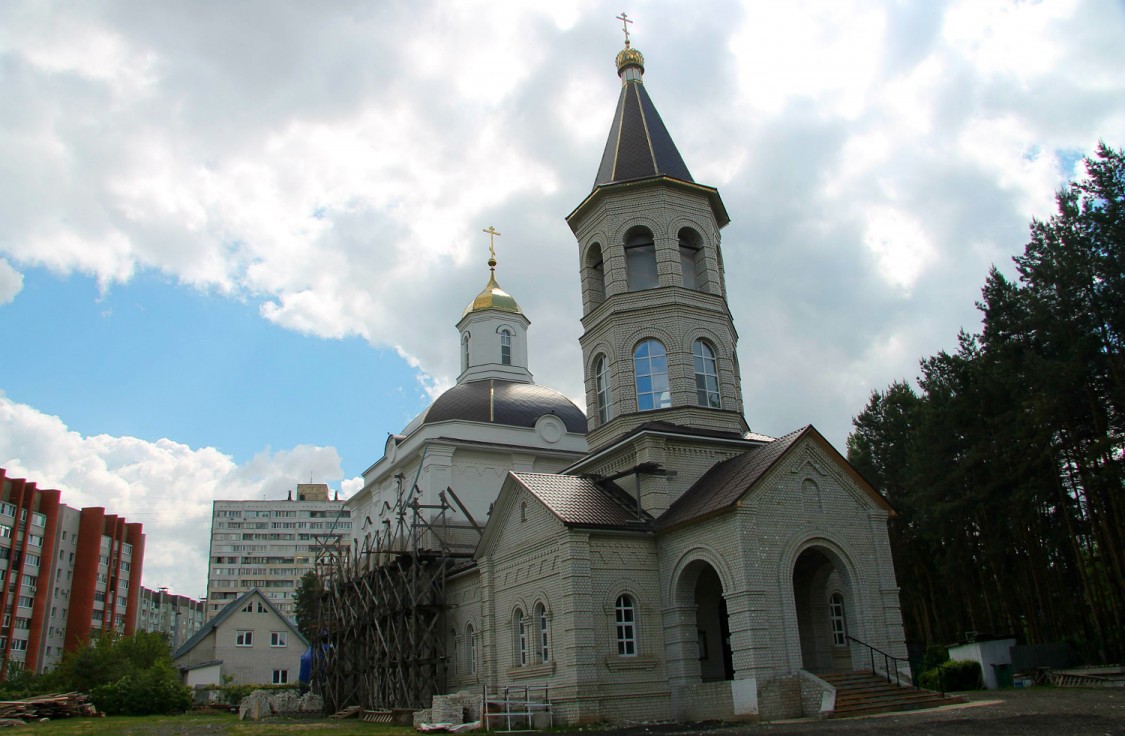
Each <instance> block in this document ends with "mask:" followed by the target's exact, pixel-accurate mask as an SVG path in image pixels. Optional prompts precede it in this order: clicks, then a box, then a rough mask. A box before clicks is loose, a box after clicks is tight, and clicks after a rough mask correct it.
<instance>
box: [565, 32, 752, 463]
mask: <svg viewBox="0 0 1125 736" xmlns="http://www.w3.org/2000/svg"><path fill="white" fill-rule="evenodd" d="M617 19H618V20H620V21H621V22H622V27H623V30H624V31H625V48H624V49H622V50H621V51H620V52H619V53H618V54H617V58H616V60H615V61H616V66H617V73H618V76H619V77H620V78H621V94H620V96H619V97H618V101H617V107H616V109H615V110H614V115H613V121H612V122H611V124H610V130H609V137H608V139H607V141H606V146H605V151H604V152H603V154H602V160H601V165H600V166H599V167H598V173H597V176H596V178H595V180H594V187H593V190H592V191H591V192H590V194H589V195H588V196H587V197H586V199H585V200H584V201H583V202H582V203H581V204H579V205H578V207H577V208H576V209H575V210H574V211H573V212H571V213H570V215H569V216H567V224H569V225H570V228H571V230H572V231H573V232H574V235H575V237H576V238H577V240H578V248H579V258H580V266H581V273H582V307H583V309H582V311H583V316H582V326H583V328H584V332H583V335H582V337H581V340H580V344H581V346H582V357H583V361H584V374H585V383H586V405H587V413H586V415H587V421H588V425H589V434H588V439H589V443H590V447H591V448H596V447H598V446H601V445H605V444H607V443H609V442H611V441H613V440H614V439H615V438H618V437H620V436H621V435H623V434H626V433H628V432H629V431H631V430H633V429H635V428H637V427H639V426H641V425H643V424H646V423H648V422H652V421H661V422H668V423H672V424H676V425H681V426H684V427H687V428H696V429H701V430H706V431H709V432H714V431H718V432H724V433H730V434H731V435H737V436H741V435H743V434H745V433H746V432H747V431H749V428H748V426H747V424H746V420H745V419H744V418H743V416H742V411H743V405H742V388H741V385H740V380H739V369H738V358H737V356H736V354H735V349H736V345H737V342H738V335H737V333H736V331H735V329H734V323H733V321H732V319H731V315H730V309H729V307H728V305H727V301H726V283H725V278H724V275H723V260H722V251H721V249H720V246H719V241H720V238H719V230H720V229H721V228H722V227H724V226H725V225H726V224H727V223H728V222H729V219H730V218H729V217H728V216H727V212H726V208H725V207H724V206H723V202H722V199H721V198H720V197H719V192H718V190H716V189H715V188H714V187H708V186H704V185H702V184H697V183H696V182H695V180H694V179H693V178H692V175H691V172H690V171H688V168H687V165H686V164H685V163H684V160H683V158H682V157H681V156H680V152H679V150H678V149H677V148H676V144H675V143H674V142H673V140H672V136H671V134H669V132H668V129H667V128H666V127H665V125H664V122H663V120H662V119H661V117H660V114H659V113H658V112H657V110H656V106H655V105H654V104H653V102H652V99H651V98H650V97H649V95H648V92H647V90H646V89H645V85H644V63H645V61H644V56H643V55H642V54H641V52H640V51H639V50H637V49H636V48H634V47H633V46H632V45H631V43H630V39H629V24H630V23H632V22H633V21H632V20H631V19H629V18H628V16H626V14H625V13H622V14H621V15H620V16H618V18H617Z"/></svg>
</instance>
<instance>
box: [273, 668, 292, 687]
mask: <svg viewBox="0 0 1125 736" xmlns="http://www.w3.org/2000/svg"><path fill="white" fill-rule="evenodd" d="M288 682H289V670H274V671H273V684H274V685H285V684H287V683H288Z"/></svg>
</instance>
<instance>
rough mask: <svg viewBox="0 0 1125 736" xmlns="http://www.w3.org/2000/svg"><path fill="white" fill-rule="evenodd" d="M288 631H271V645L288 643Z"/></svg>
mask: <svg viewBox="0 0 1125 736" xmlns="http://www.w3.org/2000/svg"><path fill="white" fill-rule="evenodd" d="M286 640H287V637H286V632H284V631H271V632H270V646H271V647H283V646H285V645H286V643H287V642H286Z"/></svg>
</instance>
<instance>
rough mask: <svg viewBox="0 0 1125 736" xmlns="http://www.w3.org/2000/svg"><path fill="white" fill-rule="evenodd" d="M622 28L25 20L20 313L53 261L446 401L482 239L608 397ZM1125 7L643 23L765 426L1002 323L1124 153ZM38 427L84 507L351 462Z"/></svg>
mask: <svg viewBox="0 0 1125 736" xmlns="http://www.w3.org/2000/svg"><path fill="white" fill-rule="evenodd" d="M619 10H620V8H618V7H612V8H611V7H609V6H606V5H604V4H600V3H597V2H594V1H593V0H590V1H588V2H573V3H550V4H539V5H529V4H527V3H521V2H506V3H493V2H471V3H457V4H455V5H454V4H448V3H447V4H435V3H425V2H423V3H419V4H412V5H410V6H400V5H396V4H393V3H392V4H388V3H382V4H380V3H375V4H371V3H366V2H355V3H352V4H350V5H349V4H348V3H340V4H333V6H332V7H331V8H330V9H326V8H323V7H321V6H319V5H313V4H288V5H283V6H277V7H271V11H270V12H262V9H261V7H260V6H257V5H254V4H249V5H243V4H230V3H212V4H190V3H186V4H176V5H167V4H141V5H139V6H137V7H135V8H133V9H132V11H131V12H128V13H120V11H118V10H116V9H115V8H114V6H103V5H84V6H81V8H80V9H79V10H75V8H74V7H70V6H67V7H65V8H64V7H61V6H55V5H52V4H51V3H49V2H47V3H33V2H18V0H17V2H9V3H4V4H2V5H0V49H2V51H0V61H2V62H3V64H4V69H5V72H4V75H3V77H2V78H0V96H2V97H3V99H4V100H5V104H4V105H3V106H2V108H0V181H4V182H5V184H4V196H3V197H0V257H3V258H5V259H6V261H0V303H2V302H3V301H4V300H5V299H6V300H9V301H10V300H11V299H12V298H13V297H14V298H17V299H18V298H20V297H19V296H18V295H17V294H18V288H19V283H20V281H19V278H18V276H19V275H18V273H16V270H18V269H23V268H25V267H27V266H35V265H42V266H45V267H48V268H51V269H53V270H55V271H58V272H61V273H69V272H74V271H77V272H82V273H88V274H93V275H95V276H96V277H97V278H98V280H99V281H100V282H101V283H102V284H103V285H106V284H111V283H114V282H120V281H125V280H128V279H131V278H133V277H134V275H135V274H137V273H138V272H140V271H143V270H146V269H152V270H157V271H160V272H162V273H164V274H166V275H168V276H170V277H171V280H178V281H179V282H181V283H185V284H190V285H193V286H196V287H199V288H201V289H204V290H207V291H213V292H218V293H220V294H225V295H229V296H232V297H234V298H247V299H251V300H253V301H254V303H258V304H261V305H262V306H261V314H262V316H263V318H264V319H265V320H269V321H271V322H274V323H276V324H279V325H282V326H284V327H286V328H288V329H293V330H297V331H300V332H303V333H308V334H314V335H320V336H324V337H328V338H335V337H340V336H345V335H360V336H362V337H364V338H365V339H367V340H368V341H370V342H371V343H373V344H375V345H378V346H389V347H391V348H392V349H394V350H395V351H397V352H398V353H399V354H400V355H401V356H402V357H403V358H404V359H405V360H406V361H407V362H408V363H409V364H410V365H411V366H414V367H415V368H417V369H418V371H419V382H420V385H421V386H422V387H423V388H425V390H427V391H429V392H430V393H431V395H433V394H434V393H436V392H438V391H440V390H441V389H442V388H444V387H445V386H448V385H449V383H450V381H451V380H452V376H453V375H455V372H456V370H457V367H458V363H457V336H456V331H455V330H454V329H453V326H452V324H453V322H455V321H456V319H457V318H458V316H459V315H460V313H461V309H462V308H463V306H464V305H465V303H466V302H467V301H468V300H469V298H471V297H472V296H473V295H474V294H476V293H477V292H478V291H479V290H480V288H481V287H482V286H483V285H484V282H485V279H486V277H487V271H486V268H485V266H484V260H485V258H486V253H487V242H486V239H485V238H484V236H483V235H482V234H480V229H481V228H483V227H486V226H488V225H496V227H497V228H498V229H499V230H500V231H501V232H504V234H505V236H504V237H503V238H502V239H500V241H499V242H498V245H497V247H498V255H499V260H500V267H499V272H498V275H499V277H500V281H501V283H502V284H503V285H504V288H505V289H506V290H508V291H509V292H511V293H512V294H513V295H514V296H515V297H516V298H517V299H518V300H519V302H520V304H521V306H522V307H523V309H524V311H525V312H526V313H527V314H528V316H529V318H530V319H531V320H532V323H533V325H532V328H531V331H530V334H529V340H530V341H531V370H532V372H533V373H534V374H535V376H536V379H537V380H538V381H539V382H541V383H544V384H546V385H550V386H553V387H556V388H559V389H560V390H563V391H564V392H566V393H568V394H569V395H571V396H573V397H576V398H578V397H580V394H581V392H582V383H581V361H580V356H579V350H578V346H577V336H578V333H579V330H580V329H581V328H580V325H579V323H578V321H577V320H578V316H579V311H580V308H581V307H580V304H579V300H578V278H577V264H576V247H575V244H574V240H573V236H572V235H571V233H570V232H569V230H568V228H567V227H566V225H565V223H564V222H563V220H562V218H563V217H564V216H565V215H566V213H568V212H569V211H570V210H571V209H572V208H573V207H574V206H575V205H577V204H578V203H579V202H580V201H581V200H582V198H583V197H584V196H585V195H586V194H587V193H588V192H589V189H590V185H591V183H592V181H593V178H594V174H595V171H596V168H597V165H598V161H599V158H600V155H601V152H602V148H601V147H602V145H604V136H605V135H606V133H607V132H608V125H609V121H610V116H611V113H612V109H613V105H614V103H615V101H616V97H617V90H618V80H617V78H616V77H615V75H614V71H613V66H612V59H613V55H614V54H615V53H616V51H617V50H618V49H619V48H620V44H621V33H620V27H619V25H618V24H617V23H616V22H615V21H613V16H615V15H616V14H617V13H618V12H619ZM631 15H632V14H631ZM1122 15H1123V14H1122V9H1121V6H1120V3H1117V2H1114V0H1086V1H1085V2H1079V1H1077V0H1075V1H1074V2H1071V1H1069V0H1068V1H1066V2H1052V3H1008V2H978V1H977V0H964V1H960V2H950V3H942V2H934V3H901V2H892V1H887V2H881V1H879V0H870V1H867V0H847V1H846V2H842V3H835V4H825V3H813V2H804V1H802V2H795V3H788V4H785V3H760V2H755V3H749V2H747V3H732V4H728V5H726V6H724V12H722V13H719V12H714V11H713V10H712V9H710V8H705V7H704V6H702V5H701V6H699V9H695V8H692V9H687V6H683V7H676V8H674V9H673V8H672V6H666V5H663V4H655V5H646V6H645V7H643V8H641V9H639V10H638V13H637V14H635V15H633V18H634V20H636V21H637V22H636V24H635V25H634V26H633V27H632V31H633V40H634V43H635V44H636V45H637V46H638V47H639V48H640V49H642V51H643V52H644V53H645V55H646V59H647V65H648V72H647V74H646V85H647V86H648V88H649V90H650V92H651V93H652V96H653V99H654V100H655V102H656V104H657V106H658V108H659V109H660V111H661V114H662V116H663V119H664V121H665V123H666V124H667V125H668V127H669V129H670V131H671V133H672V135H673V137H674V138H675V140H676V141H677V144H678V145H679V146H680V149H681V152H682V153H683V154H684V156H685V159H686V161H687V163H688V165H689V167H690V168H691V170H692V171H693V172H694V173H695V174H696V177H697V178H698V179H699V181H700V182H701V183H704V184H713V185H718V186H720V187H721V188H722V196H723V199H724V202H725V204H726V206H727V209H728V211H729V212H730V214H731V216H732V220H733V221H732V223H731V225H730V226H729V227H728V228H727V229H726V230H725V231H724V233H723V243H724V256H725V264H726V270H727V278H728V281H729V286H730V294H731V302H732V310H733V313H734V318H735V322H736V325H737V327H738V329H739V331H740V335H741V340H742V342H741V358H742V361H741V362H742V365H743V366H744V376H743V387H744V391H745V393H746V406H747V412H748V418H749V421H750V423H751V425H752V426H754V427H755V428H757V429H761V430H763V431H771V432H777V433H780V432H784V431H787V430H790V429H792V428H794V427H796V426H799V425H802V424H805V423H808V422H810V421H811V422H814V423H816V424H817V425H818V426H819V427H820V428H821V429H822V430H823V431H825V432H826V434H827V435H828V436H829V437H830V438H831V439H832V440H833V441H834V442H836V443H837V444H842V440H843V437H844V436H845V435H846V433H847V431H848V422H849V419H850V417H851V415H852V414H854V413H856V412H857V411H859V410H860V409H861V408H862V402H863V401H864V400H865V399H866V391H867V390H869V388H870V387H881V386H885V385H886V384H888V383H889V382H890V381H892V380H895V379H898V378H903V377H906V378H909V377H911V376H913V375H915V374H916V372H917V365H916V362H917V360H918V358H921V357H923V356H924V355H926V354H930V353H932V352H934V351H936V350H939V349H941V348H942V347H948V346H950V345H951V344H952V343H953V341H954V340H955V336H956V333H957V330H958V329H959V328H961V327H966V328H968V329H973V328H974V320H975V319H976V315H975V312H974V309H973V300H974V299H975V298H976V297H977V296H978V292H979V288H980V285H981V283H982V282H983V279H984V277H985V275H986V273H987V269H988V267H989V266H990V265H991V264H993V263H997V265H999V266H1001V267H1005V266H1006V261H1007V258H1008V256H1009V255H1010V254H1013V253H1016V252H1018V251H1019V250H1020V249H1021V247H1022V245H1023V242H1024V239H1025V238H1026V226H1027V222H1028V220H1029V219H1030V217H1031V216H1046V215H1049V214H1050V211H1051V209H1052V198H1053V195H1054V191H1055V189H1056V188H1057V187H1058V186H1060V185H1061V184H1062V183H1063V181H1064V177H1065V176H1067V175H1069V174H1070V173H1071V172H1069V171H1063V170H1062V169H1061V166H1062V164H1061V163H1060V155H1059V151H1067V152H1073V151H1079V152H1089V151H1090V150H1091V149H1092V147H1093V145H1094V144H1095V143H1096V141H1097V139H1098V138H1099V137H1105V138H1106V139H1107V142H1109V143H1110V144H1111V145H1115V146H1120V145H1125V141H1123V140H1113V139H1112V136H1114V135H1117V134H1119V131H1121V130H1125V75H1121V74H1120V70H1121V69H1123V68H1125V45H1123V44H1121V43H1120V39H1121V38H1122V37H1123V36H1125V18H1123V17H1122ZM7 264H10V265H7ZM13 274H15V275H14V276H13ZM907 337H908V338H909V339H907ZM0 388H2V387H0ZM411 389H413V387H411ZM857 396H859V397H860V398H859V402H858V403H857V398H856V397H857ZM578 403H579V404H580V405H582V404H583V403H584V402H582V401H579V402H578ZM24 410H25V412H24V415H23V419H22V420H21V423H19V424H9V426H10V427H16V426H18V428H19V433H18V434H16V432H15V430H14V429H11V430H9V431H7V436H6V437H5V438H4V439H3V442H5V443H7V444H6V445H5V447H6V448H12V447H14V448H15V449H5V452H4V453H3V454H5V455H10V456H11V457H12V458H16V459H20V462H22V463H23V467H26V468H28V469H29V470H35V472H36V474H37V475H40V476H48V477H51V478H56V479H57V480H56V481H54V482H57V483H65V482H68V481H67V480H66V478H67V475H66V474H67V473H71V472H73V473H80V474H81V477H80V480H81V482H80V483H79V482H75V483H73V484H72V485H71V486H68V487H71V488H73V489H74V490H73V492H74V493H75V494H81V493H93V492H95V491H96V493H97V494H99V495H98V497H99V498H101V497H105V498H112V499H118V500H119V501H120V502H121V503H122V504H126V503H130V499H131V498H132V497H133V496H132V495H131V494H137V493H140V494H142V495H143V496H144V497H146V498H150V499H151V498H157V497H159V498H163V497H164V496H162V495H159V494H157V492H156V491H154V490H151V488H150V486H153V485H156V484H157V483H158V481H157V479H159V478H166V477H169V475H171V476H174V477H179V476H182V477H184V478H191V477H196V476H197V475H198V480H199V482H200V483H201V484H202V485H201V488H202V489H203V490H200V491H198V492H197V491H193V490H191V489H187V490H185V491H184V493H186V494H187V495H185V498H188V499H189V500H190V499H196V500H194V501H192V502H193V503H195V504H196V505H197V506H198V505H200V504H202V505H205V504H206V500H205V499H206V498H209V497H211V496H209V495H208V494H212V493H220V494H223V495H227V494H229V493H232V492H237V493H243V492H245V493H253V492H255V491H254V490H252V489H257V488H260V487H264V486H263V484H267V485H268V484H272V483H273V480H272V479H274V478H278V479H280V478H283V477H286V473H288V472H289V471H290V470H291V469H297V466H298V465H301V463H300V462H297V461H296V460H295V458H298V457H300V459H301V461H302V462H304V458H303V456H302V453H305V452H309V453H312V456H313V457H314V458H317V462H322V463H325V464H331V463H330V459H331V454H330V452H329V450H327V449H324V450H319V449H315V448H314V449H303V450H298V449H294V450H290V451H286V452H278V453H266V454H265V455H263V457H262V458H261V460H260V461H255V462H251V463H248V464H247V465H246V466H245V467H243V468H238V467H235V466H234V465H233V463H232V462H231V461H230V459H229V458H226V457H225V456H223V455H222V454H220V453H215V452H214V451H207V450H205V449H192V448H187V447H183V446H180V445H176V444H175V443H170V444H167V445H162V444H161V443H145V442H141V441H139V440H132V441H130V440H128V439H127V438H98V437H79V436H78V435H76V434H74V433H72V432H67V431H66V428H65V427H64V426H63V425H62V423H61V422H59V421H58V420H53V419H52V418H50V417H44V416H43V415H36V413H35V412H34V410H32V409H29V408H27V407H24ZM7 411H9V412H11V411H14V410H12V409H11V408H10V406H9V408H8V409H7ZM52 421H53V422H54V423H55V424H54V425H51V426H52V427H53V428H46V425H50V424H51V422H52ZM404 421H405V420H404ZM384 429H385V430H386V431H397V430H398V429H400V426H389V427H385V428H384ZM25 436H26V437H30V438H32V440H27V439H25ZM48 436H49V437H51V441H52V442H53V443H54V446H49V445H48V443H47V442H46V441H45V440H43V439H41V440H34V438H36V437H48ZM27 442H31V444H32V445H34V448H33V449H34V452H36V453H38V455H36V456H35V458H36V459H34V461H32V460H28V459H27V458H29V457H32V456H31V455H28V453H27V452H25V451H24V450H21V449H19V448H20V447H21V446H22V445H23V444H26V443H27ZM263 444H265V443H264V442H263ZM21 458H22V459H21ZM149 466H151V467H152V468H155V470H153V471H151V472H149V471H145V470H143V468H145V467H149ZM318 467H319V466H318ZM270 468H280V470H276V472H275V470H270ZM303 472H304V471H303V470H302V474H303ZM278 482H279V483H280V480H278ZM286 482H288V483H291V482H292V481H291V480H289V481H286ZM351 482H352V481H346V482H345V483H351ZM134 486H136V487H139V488H141V489H148V490H142V491H137V490H135V488H134ZM346 487H347V486H346ZM175 488H176V489H177V490H176V492H177V493H178V492H179V488H180V486H175ZM274 488H275V486H273V485H269V490H270V491H271V492H272V491H273V489H274ZM193 493H194V494H195V495H192V494H193ZM138 513H141V511H138ZM153 523H154V524H155V522H153ZM152 528H153V529H155V528H156V527H155V526H154V527H152ZM153 538H154V539H155V536H154V537H153ZM161 538H162V539H165V540H169V541H168V544H169V545H172V544H173V542H172V541H171V540H173V539H175V540H176V541H175V544H176V545H180V544H182V543H181V542H180V541H179V539H178V538H177V537H175V536H174V535H173V534H172V531H171V529H170V530H169V534H167V535H163V536H162V537H161ZM189 538H191V539H197V538H198V537H189ZM162 544H163V543H162ZM161 549H175V550H177V552H176V554H177V555H178V556H181V557H183V556H184V555H186V554H187V553H186V552H180V551H179V550H180V549H181V548H180V547H172V546H168V547H164V546H162V547H161ZM169 554H171V553H169ZM197 554H203V553H202V552H199V553H197ZM152 559H156V558H155V557H153V558H152ZM153 564H156V563H153ZM193 585H198V583H193Z"/></svg>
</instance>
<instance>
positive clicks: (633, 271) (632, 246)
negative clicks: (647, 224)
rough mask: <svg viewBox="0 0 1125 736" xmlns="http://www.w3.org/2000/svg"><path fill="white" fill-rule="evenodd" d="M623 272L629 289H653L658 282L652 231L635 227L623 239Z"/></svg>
mask: <svg viewBox="0 0 1125 736" xmlns="http://www.w3.org/2000/svg"><path fill="white" fill-rule="evenodd" d="M625 272H626V273H627V274H628V277H629V291H639V290H641V289H654V288H656V286H657V285H658V284H659V279H658V278H657V275H656V244H655V243H654V242H653V240H652V233H650V232H649V231H648V230H646V229H644V228H635V229H634V230H631V231H630V232H629V236H628V237H627V238H626V239H625Z"/></svg>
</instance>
